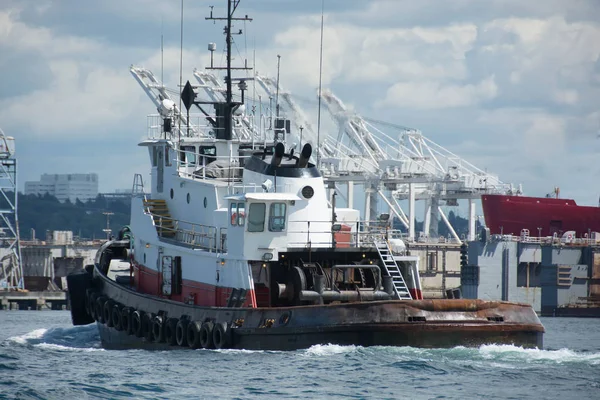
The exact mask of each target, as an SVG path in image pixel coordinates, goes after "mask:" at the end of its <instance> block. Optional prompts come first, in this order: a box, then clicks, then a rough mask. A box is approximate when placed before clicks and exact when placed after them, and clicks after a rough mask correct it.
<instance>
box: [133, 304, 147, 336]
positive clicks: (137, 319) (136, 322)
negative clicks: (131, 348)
mask: <svg viewBox="0 0 600 400" xmlns="http://www.w3.org/2000/svg"><path fill="white" fill-rule="evenodd" d="M145 315H146V313H144V312H143V311H139V310H135V311H134V312H132V313H131V332H132V333H133V334H134V335H135V336H137V337H139V338H141V337H143V336H144V331H143V330H142V321H143V320H144V316H145Z"/></svg>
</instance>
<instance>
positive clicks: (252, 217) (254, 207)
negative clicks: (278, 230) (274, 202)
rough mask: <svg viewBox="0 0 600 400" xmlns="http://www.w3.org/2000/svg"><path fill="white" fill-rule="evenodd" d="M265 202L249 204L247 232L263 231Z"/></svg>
mask: <svg viewBox="0 0 600 400" xmlns="http://www.w3.org/2000/svg"><path fill="white" fill-rule="evenodd" d="M266 211H267V206H266V205H265V203H252V204H250V208H249V212H248V232H263V231H264V230H265V214H266Z"/></svg>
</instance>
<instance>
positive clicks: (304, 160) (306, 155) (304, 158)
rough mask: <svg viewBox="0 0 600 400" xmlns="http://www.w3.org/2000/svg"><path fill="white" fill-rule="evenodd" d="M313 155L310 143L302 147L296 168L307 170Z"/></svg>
mask: <svg viewBox="0 0 600 400" xmlns="http://www.w3.org/2000/svg"><path fill="white" fill-rule="evenodd" d="M311 154H312V146H311V145H310V143H306V144H305V145H304V147H302V152H301V153H300V157H298V162H296V166H297V167H299V168H306V166H307V165H308V160H310V156H311Z"/></svg>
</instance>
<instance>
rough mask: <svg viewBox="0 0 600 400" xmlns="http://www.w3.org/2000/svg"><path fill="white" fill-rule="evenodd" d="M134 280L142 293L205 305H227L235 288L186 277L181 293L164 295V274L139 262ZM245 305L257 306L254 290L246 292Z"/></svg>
mask: <svg viewBox="0 0 600 400" xmlns="http://www.w3.org/2000/svg"><path fill="white" fill-rule="evenodd" d="M133 282H134V287H135V289H136V290H137V291H138V292H140V293H145V294H149V295H152V296H157V297H161V298H164V299H169V300H173V301H179V302H182V303H187V304H195V305H197V306H205V307H225V306H226V305H227V300H229V296H230V295H231V292H232V290H233V288H230V287H222V286H214V285H209V284H206V283H201V282H196V281H192V280H187V279H184V280H183V281H182V285H181V294H173V295H170V296H167V295H163V294H162V290H161V284H162V276H161V275H160V274H159V273H158V272H157V271H154V270H152V269H150V268H146V267H144V266H143V265H139V264H133ZM243 307H253V308H255V307H256V295H255V294H254V290H249V291H248V292H247V293H246V300H245V302H244V305H243Z"/></svg>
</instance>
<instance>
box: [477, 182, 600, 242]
mask: <svg viewBox="0 0 600 400" xmlns="http://www.w3.org/2000/svg"><path fill="white" fill-rule="evenodd" d="M558 194H559V192H558V190H555V193H554V195H555V197H527V196H514V195H500V194H486V195H483V196H481V205H482V208H483V215H484V218H485V224H486V226H487V228H488V229H489V230H490V233H491V234H499V235H502V234H507V235H510V234H512V235H516V236H518V235H521V234H522V233H523V232H524V231H525V232H527V233H528V234H529V235H531V236H539V237H547V236H557V237H562V236H563V235H564V234H567V233H569V234H570V235H573V236H574V237H577V238H584V237H591V235H592V233H594V232H600V207H592V206H580V205H578V204H577V203H576V202H575V200H571V199H561V198H558Z"/></svg>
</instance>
